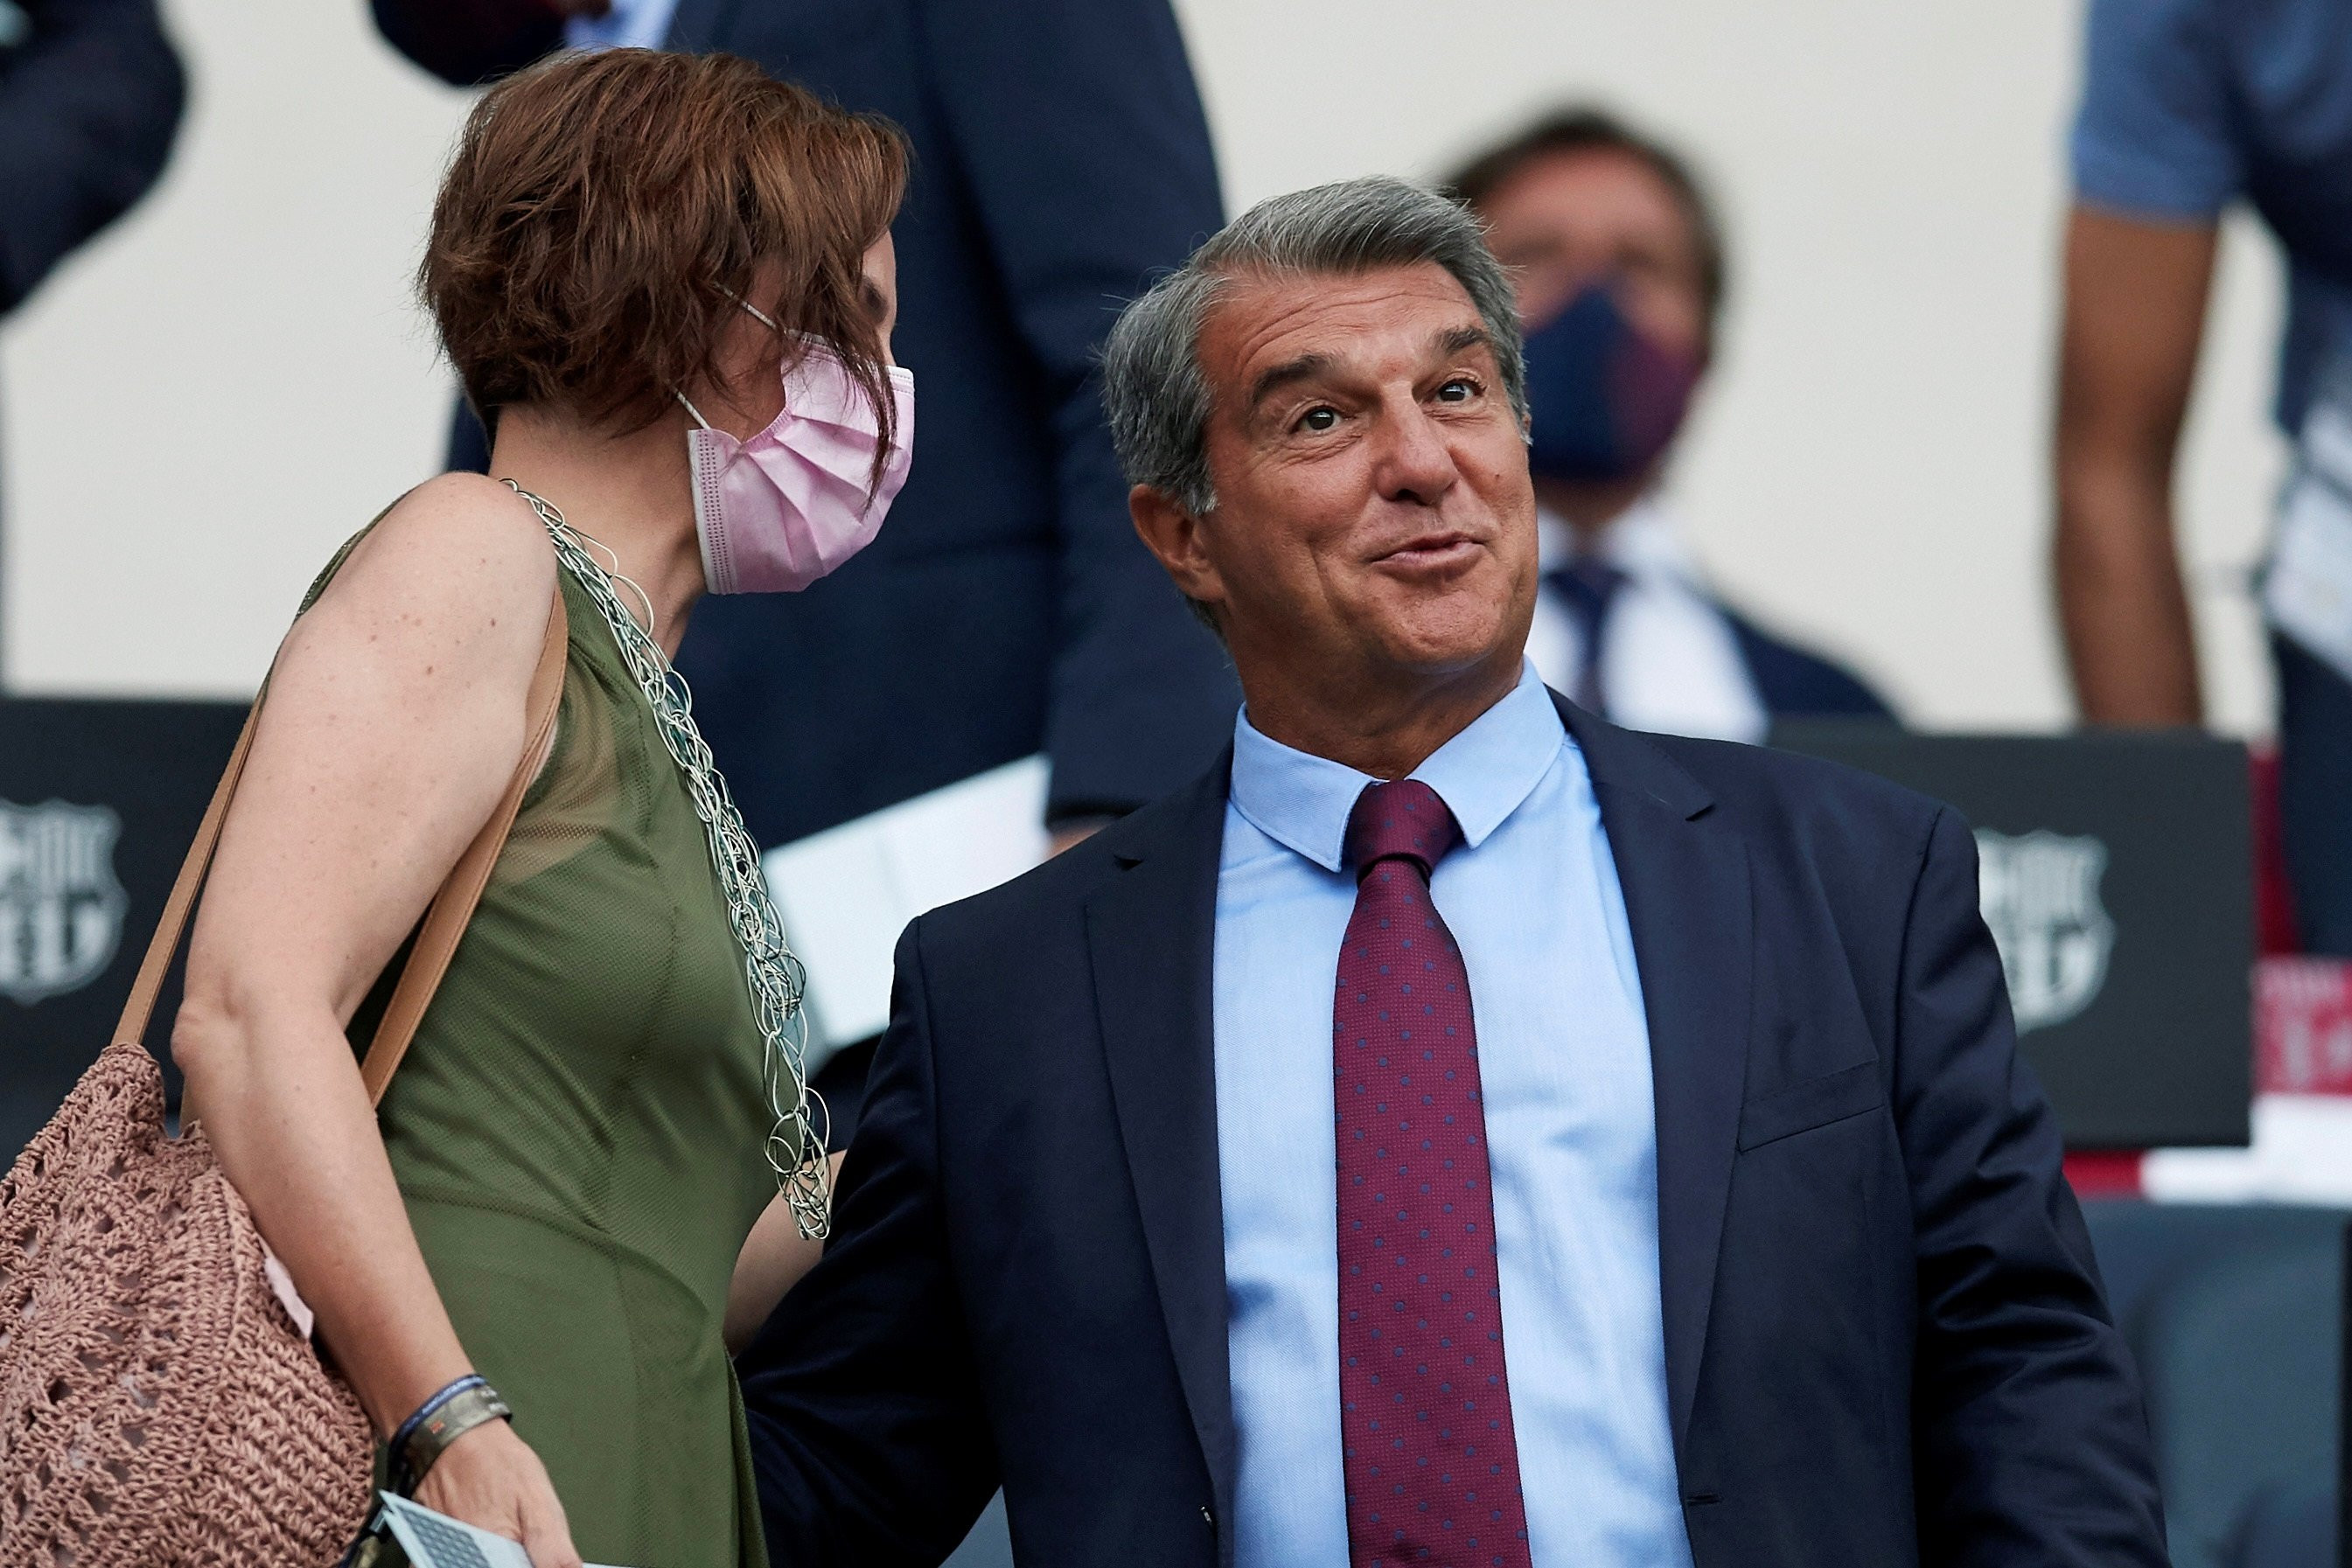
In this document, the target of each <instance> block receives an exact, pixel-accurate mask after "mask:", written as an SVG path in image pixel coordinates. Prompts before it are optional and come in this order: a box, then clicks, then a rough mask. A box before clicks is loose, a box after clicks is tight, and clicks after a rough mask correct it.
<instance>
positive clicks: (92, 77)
mask: <svg viewBox="0 0 2352 1568" xmlns="http://www.w3.org/2000/svg"><path fill="white" fill-rule="evenodd" d="M18 6H19V8H20V9H21V10H22V11H23V12H24V14H25V19H26V21H27V22H28V23H29V24H30V27H29V30H28V31H26V33H25V34H24V36H23V37H21V38H19V39H18V40H17V41H16V42H15V43H13V44H6V45H0V316H5V315H6V314H7V313H8V312H9V311H11V310H14V309H15V308H16V307H17V306H18V305H20V304H22V303H23V302H24V300H25V298H26V296H27V295H29V294H31V293H32V291H33V288H34V286H35V285H36V284H37V283H39V282H40V281H41V279H42V278H44V277H47V276H48V273H49V269H50V268H52V267H55V266H56V265H57V264H58V262H59V261H61V260H63V259H64V258H65V256H66V255H67V254H68V252H70V251H71V250H72V249H73V248H74V247H75V246H79V245H80V244H81V243H82V242H83V241H84V240H86V239H88V238H89V237H90V235H94V234H96V233H97V232H98V231H99V230H100V229H102V228H104V227H105V226H106V225H108V224H110V223H112V222H113V221H114V220H115V219H116V218H118V217H120V216H121V214H123V212H124V211H126V210H127V209H128V208H129V207H130V205H131V203H133V202H135V201H137V200H138V199H139V198H140V197H141V196H142V195H143V194H144V193H146V191H147V188H148V187H149V186H150V185H152V184H153V183H155V178H156V176H157V175H159V174H161V173H162V172H163V162H164V160H165V159H166V158H168V157H169V156H170V155H171V152H172V141H173V136H174V135H175V134H176V133H177V132H178V131H179V128H180V112H181V110H182V109H184V107H185V105H186V99H187V82H186V78H185V77H184V74H183V72H182V71H181V69H180V57H179V55H178V54H177V53H176V52H174V51H173V47H172V42H171V40H170V39H169V38H168V37H165V36H164V34H163V23H162V21H161V20H160V19H159V18H158V17H157V16H156V13H155V3H154V0H18Z"/></svg>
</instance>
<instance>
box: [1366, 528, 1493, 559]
mask: <svg viewBox="0 0 2352 1568" xmlns="http://www.w3.org/2000/svg"><path fill="white" fill-rule="evenodd" d="M1477 548H1478V541H1477V540H1476V539H1474V538H1471V537H1470V536H1469V535H1468V534H1465V533H1462V532H1460V531H1459V530H1456V529H1448V530H1446V531H1444V532H1443V533H1429V534H1420V535H1417V536H1415V537H1414V538H1409V539H1407V540H1405V542H1404V543H1402V544H1401V545H1399V546H1398V547H1397V548H1396V549H1392V550H1390V551H1388V552H1387V553H1386V554H1384V555H1381V556H1379V557H1377V558H1375V564H1377V565H1382V566H1387V565H1395V566H1439V565H1444V564H1446V563H1449V562H1452V561H1454V560H1456V559H1460V558H1462V557H1464V556H1466V555H1468V554H1469V553H1470V552H1471V551H1473V550H1475V549H1477Z"/></svg>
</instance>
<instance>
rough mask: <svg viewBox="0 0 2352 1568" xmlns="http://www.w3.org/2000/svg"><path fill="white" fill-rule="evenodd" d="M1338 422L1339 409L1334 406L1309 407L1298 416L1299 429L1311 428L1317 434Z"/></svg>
mask: <svg viewBox="0 0 2352 1568" xmlns="http://www.w3.org/2000/svg"><path fill="white" fill-rule="evenodd" d="M1338 423H1339V410H1338V409H1336V408H1310V409H1308V410H1307V412H1306V413H1302V414H1300V415H1299V416H1298V428H1299V429H1301V430H1311V431H1315V432H1318V434H1319V433H1320V432H1323V431H1326V430H1329V429H1330V428H1332V427H1333V426H1334V425H1336V424H1338Z"/></svg>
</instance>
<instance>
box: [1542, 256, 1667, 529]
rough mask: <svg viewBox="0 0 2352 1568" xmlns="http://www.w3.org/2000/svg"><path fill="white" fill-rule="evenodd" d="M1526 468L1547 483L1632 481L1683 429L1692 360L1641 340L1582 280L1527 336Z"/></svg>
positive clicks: (1598, 288)
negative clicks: (1554, 313)
mask: <svg viewBox="0 0 2352 1568" xmlns="http://www.w3.org/2000/svg"><path fill="white" fill-rule="evenodd" d="M1527 361H1528V409H1529V411H1530V413H1531V415H1532V417H1531V420H1530V423H1529V427H1528V437H1529V439H1528V468H1529V469H1531V470H1532V471H1533V472H1534V473H1536V474H1537V475H1538V476H1540V477H1543V478H1547V479H1562V480H1570V481H1575V480H1582V481H1586V482H1607V481H1611V480H1617V479H1630V478H1632V477H1633V476H1635V475H1637V474H1639V473H1641V472H1642V471H1643V469H1644V468H1647V467H1648V466H1649V465H1651V464H1652V463H1654V462H1655V461H1656V460H1657V457H1658V455H1659V454H1660V453H1662V452H1664V450H1665V449H1666V445H1667V444H1668V443H1669V442H1671V441H1673V440H1674V438H1675V432H1676V431H1677V430H1679V429H1681V428H1682V423H1683V415H1684V414H1685V413H1688V412H1689V410H1690V398H1691V391H1692V389H1693V388H1695V387H1696V385H1697V384H1698V370H1699V367H1698V362H1697V361H1696V360H1695V359H1693V358H1692V357H1691V356H1689V355H1686V354H1683V353H1678V352H1676V351H1675V350H1672V349H1668V348H1664V347H1663V346H1661V345H1660V344H1658V343H1656V342H1654V341H1653V340H1651V339H1649V338H1648V337H1646V336H1644V335H1643V332H1642V329H1640V328H1638V327H1636V326H1634V325H1633V322H1632V321H1631V320H1630V319H1627V317H1626V315H1625V312H1624V311H1623V309H1622V308H1620V307H1619V305H1618V303H1617V297H1616V295H1615V293H1614V292H1612V290H1611V289H1610V288H1609V287H1608V286H1607V285H1605V284H1601V283H1593V284H1588V285H1586V286H1585V287H1584V288H1582V289H1581V290H1580V291H1579V292H1578V294H1577V296H1576V298H1573V299H1570V301H1569V302H1568V308H1566V309H1565V310H1562V311H1561V312H1560V313H1559V315H1558V316H1556V317H1554V318H1553V319H1551V320H1550V321H1549V322H1547V323H1545V324H1544V325H1543V326H1541V327H1539V328H1538V329H1536V330H1535V331H1533V332H1530V333H1528V338H1527Z"/></svg>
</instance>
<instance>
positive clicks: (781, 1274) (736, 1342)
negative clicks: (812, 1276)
mask: <svg viewBox="0 0 2352 1568" xmlns="http://www.w3.org/2000/svg"><path fill="white" fill-rule="evenodd" d="M826 1163H827V1164H828V1166H830V1167H831V1168H830V1170H829V1172H828V1173H827V1174H828V1175H830V1176H831V1177H832V1180H831V1181H830V1182H828V1183H826V1190H828V1191H830V1190H832V1187H833V1186H834V1184H835V1183H838V1182H839V1181H840V1180H841V1155H839V1154H835V1155H831V1156H829V1157H828V1159H827V1162H826ZM823 1252H824V1242H822V1241H814V1240H811V1239H809V1238H808V1237H805V1236H803V1235H802V1234H801V1231H800V1227H799V1226H798V1225H796V1224H794V1223H793V1210H792V1206H791V1205H790V1204H788V1203H786V1202H785V1201H784V1199H783V1197H782V1195H781V1194H779V1195H778V1196H777V1197H773V1198H771V1199H770V1200H769V1202H768V1207H766V1208H765V1209H763V1210H762V1211H761V1215H760V1222H759V1223H758V1224H757V1225H754V1226H753V1227H751V1235H749V1236H747V1237H745V1238H744V1239H743V1250H742V1251H741V1252H740V1253H738V1254H737V1255H736V1258H735V1277H734V1278H733V1279H732V1280H730V1281H728V1285H727V1326H726V1329H725V1331H724V1332H725V1334H726V1338H727V1353H728V1354H730V1355H732V1354H734V1353H735V1352H737V1351H739V1350H741V1349H742V1348H743V1347H744V1346H745V1345H747V1344H750V1343H751V1336H752V1335H753V1334H756V1333H759V1332H760V1325H761V1323H764V1322H767V1321H768V1314H769V1313H770V1312H774V1311H775V1310H776V1303H777V1302H778V1301H782V1300H783V1299H784V1292H785V1291H789V1290H791V1289H792V1288H793V1286H794V1285H797V1284H799V1283H800V1279H801V1276H802V1275H803V1274H805V1273H807V1272H808V1271H809V1270H811V1269H814V1268H815V1267H816V1260H817V1258H818V1257H819V1256H820V1255H821V1254H822V1253H823Z"/></svg>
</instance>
